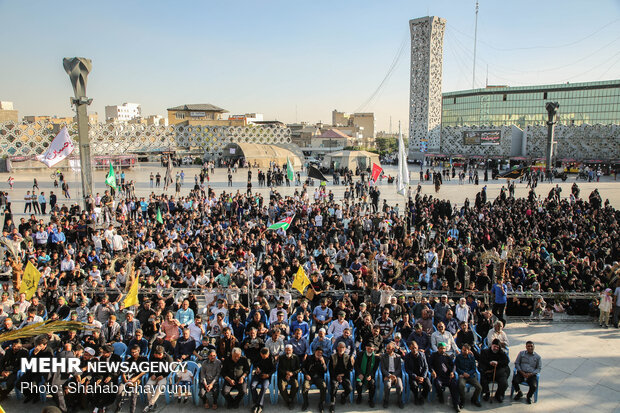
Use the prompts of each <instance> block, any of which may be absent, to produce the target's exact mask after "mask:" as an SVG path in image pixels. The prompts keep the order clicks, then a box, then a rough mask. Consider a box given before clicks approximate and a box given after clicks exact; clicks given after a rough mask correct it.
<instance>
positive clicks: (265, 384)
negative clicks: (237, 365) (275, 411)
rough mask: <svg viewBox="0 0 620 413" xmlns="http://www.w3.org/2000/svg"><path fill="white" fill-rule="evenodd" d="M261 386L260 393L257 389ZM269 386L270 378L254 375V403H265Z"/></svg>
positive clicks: (261, 405) (260, 404)
mask: <svg viewBox="0 0 620 413" xmlns="http://www.w3.org/2000/svg"><path fill="white" fill-rule="evenodd" d="M258 386H260V393H259V392H258V390H257V389H256V388H257V387H258ZM268 388H269V379H261V378H260V377H252V385H251V389H252V402H254V405H258V406H260V407H263V403H264V401H265V392H267V389H268Z"/></svg>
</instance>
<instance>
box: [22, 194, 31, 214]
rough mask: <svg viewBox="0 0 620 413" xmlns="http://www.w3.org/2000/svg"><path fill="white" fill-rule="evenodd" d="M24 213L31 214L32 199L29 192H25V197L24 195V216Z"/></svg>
mask: <svg viewBox="0 0 620 413" xmlns="http://www.w3.org/2000/svg"><path fill="white" fill-rule="evenodd" d="M26 211H29V212H32V197H31V196H30V191H26V195H24V214H25V213H26Z"/></svg>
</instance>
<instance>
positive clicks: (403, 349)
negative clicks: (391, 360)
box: [392, 333, 407, 357]
mask: <svg viewBox="0 0 620 413" xmlns="http://www.w3.org/2000/svg"><path fill="white" fill-rule="evenodd" d="M392 343H394V352H395V353H396V354H398V355H399V356H401V357H405V354H407V343H405V340H403V336H402V335H401V334H400V333H394V341H392Z"/></svg>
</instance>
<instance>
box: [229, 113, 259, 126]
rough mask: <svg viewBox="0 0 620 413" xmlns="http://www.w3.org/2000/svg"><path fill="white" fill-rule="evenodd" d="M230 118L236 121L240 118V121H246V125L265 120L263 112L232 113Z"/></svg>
mask: <svg viewBox="0 0 620 413" xmlns="http://www.w3.org/2000/svg"><path fill="white" fill-rule="evenodd" d="M228 120H235V121H237V120H240V121H243V122H245V125H252V124H254V123H257V122H263V114H262V113H246V114H244V115H230V116H228ZM245 125H244V126H245Z"/></svg>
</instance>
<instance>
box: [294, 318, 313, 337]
mask: <svg viewBox="0 0 620 413" xmlns="http://www.w3.org/2000/svg"><path fill="white" fill-rule="evenodd" d="M298 328H299V329H301V335H302V336H304V337H305V336H307V335H308V333H310V327H309V326H308V323H307V322H306V321H304V315H303V314H302V313H298V314H297V316H296V318H295V320H293V321H292V322H291V331H295V330H297V329H298Z"/></svg>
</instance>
